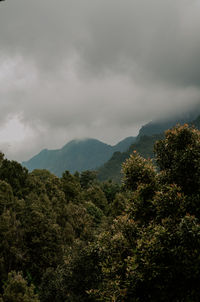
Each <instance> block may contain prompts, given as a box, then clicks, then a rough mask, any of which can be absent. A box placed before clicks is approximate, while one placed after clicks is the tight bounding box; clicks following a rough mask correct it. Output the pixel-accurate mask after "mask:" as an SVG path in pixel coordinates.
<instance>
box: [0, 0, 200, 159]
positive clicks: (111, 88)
mask: <svg viewBox="0 0 200 302" xmlns="http://www.w3.org/2000/svg"><path fill="white" fill-rule="evenodd" d="M197 104H200V1H199V0H167V1H166V0H6V1H4V2H0V149H1V150H2V151H3V152H4V153H5V154H6V156H7V157H9V158H12V159H16V160H19V161H21V160H27V159H29V158H30V157H31V156H32V155H35V154H36V153H38V152H39V151H40V150H41V149H43V148H49V149H55V148H60V147H62V146H63V145H64V144H65V143H66V142H68V141H69V140H71V139H74V138H84V137H94V138H97V139H100V140H102V141H104V142H107V143H109V144H114V143H116V142H118V141H119V140H121V139H123V138H125V137H127V136H134V135H137V133H138V130H139V128H140V127H141V126H142V125H143V124H145V123H147V122H149V121H151V120H155V119H157V118H160V117H165V116H169V115H172V114H174V113H177V112H184V111H186V110H188V108H189V107H191V106H193V105H197Z"/></svg>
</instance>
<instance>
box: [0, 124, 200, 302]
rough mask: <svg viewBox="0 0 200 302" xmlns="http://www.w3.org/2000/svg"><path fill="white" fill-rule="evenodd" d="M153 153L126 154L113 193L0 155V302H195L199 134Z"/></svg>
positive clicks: (159, 145) (179, 137) (199, 247)
mask: <svg viewBox="0 0 200 302" xmlns="http://www.w3.org/2000/svg"><path fill="white" fill-rule="evenodd" d="M154 148H155V161H152V160H150V159H144V158H142V157H141V156H140V155H139V154H138V152H137V151H136V150H133V152H132V154H131V155H130V157H129V158H128V159H127V160H126V161H125V162H124V164H123V166H122V173H123V183H122V185H121V186H119V185H117V184H116V183H113V182H112V181H107V182H103V183H100V182H99V181H98V180H97V175H96V173H95V172H94V171H84V172H82V173H81V174H79V173H75V174H74V175H72V174H70V173H69V172H68V171H65V172H64V173H63V175H62V177H61V178H58V177H57V176H55V175H53V174H51V173H50V172H49V171H47V170H34V171H33V172H31V173H28V171H27V170H26V168H22V166H21V165H20V164H18V163H16V162H14V161H8V160H7V159H4V157H3V155H1V156H0V238H1V240H0V302H18V301H22V302H29V301H32V302H39V301H41V302H51V301H52V302H80V301H81V302H95V301H102V302H104V301H105V302H106V301H110V302H145V301H150V302H151V301H152V302H162V301H163V302H168V301H174V302H180V301H181V302H197V301H200V292H199V282H200V257H199V253H200V131H199V130H197V129H195V128H192V127H189V126H188V125H184V126H176V127H174V128H172V129H171V130H168V131H167V132H166V133H165V137H164V138H162V139H161V140H159V141H158V142H156V144H155V147H154ZM155 164H156V167H155V166H154V165H155Z"/></svg>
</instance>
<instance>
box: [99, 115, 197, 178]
mask: <svg viewBox="0 0 200 302" xmlns="http://www.w3.org/2000/svg"><path fill="white" fill-rule="evenodd" d="M191 116H192V117H193V114H192V115H189V116H188V117H187V118H185V119H184V118H182V119H180V120H179V122H180V124H181V122H183V121H185V120H189V121H190V119H191ZM189 124H190V125H191V126H193V125H194V126H195V127H196V128H198V129H200V116H199V117H197V118H196V119H195V120H194V121H192V122H190V123H189ZM174 125H175V120H174V119H172V120H170V121H167V122H157V123H156V122H154V123H149V124H147V125H145V126H144V127H142V128H141V130H140V132H139V135H138V137H137V140H136V141H135V142H134V143H133V144H132V145H131V146H130V147H129V149H128V150H126V151H125V152H115V153H114V154H113V155H112V157H111V158H110V159H109V160H108V161H107V162H106V163H105V164H104V165H103V166H101V167H100V168H99V169H98V179H99V180H100V181H105V180H108V179H110V180H113V181H114V182H117V183H120V182H121V179H122V173H121V165H122V163H123V162H124V161H125V160H126V159H127V158H128V157H129V156H130V155H131V153H132V152H133V151H134V150H136V151H137V152H138V153H139V154H140V155H141V156H142V157H144V158H146V159H148V158H152V159H153V158H154V151H153V146H154V143H155V142H156V141H157V140H159V139H161V138H163V137H164V130H167V129H168V126H174ZM156 133H157V134H156Z"/></svg>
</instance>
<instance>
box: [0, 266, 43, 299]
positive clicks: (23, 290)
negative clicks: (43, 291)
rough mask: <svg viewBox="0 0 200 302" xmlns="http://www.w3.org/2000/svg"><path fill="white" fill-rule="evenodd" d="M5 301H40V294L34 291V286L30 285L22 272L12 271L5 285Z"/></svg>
mask: <svg viewBox="0 0 200 302" xmlns="http://www.w3.org/2000/svg"><path fill="white" fill-rule="evenodd" d="M3 289H4V291H3V294H2V300H0V301H3V302H39V299H38V295H37V294H35V293H34V286H33V285H30V286H29V285H28V284H27V281H26V280H25V279H24V278H23V276H22V274H21V273H17V272H15V271H12V272H10V273H9V274H8V280H7V282H6V283H5V284H4V286H3Z"/></svg>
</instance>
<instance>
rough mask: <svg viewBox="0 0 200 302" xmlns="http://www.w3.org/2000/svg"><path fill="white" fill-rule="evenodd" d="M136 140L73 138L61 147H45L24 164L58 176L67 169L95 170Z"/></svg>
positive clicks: (132, 138) (29, 167)
mask: <svg viewBox="0 0 200 302" xmlns="http://www.w3.org/2000/svg"><path fill="white" fill-rule="evenodd" d="M135 140H136V138H135V137H127V138H125V139H123V140H122V141H120V142H119V143H117V144H116V145H114V146H111V145H108V144H106V143H103V142H101V141H100V140H97V139H94V138H87V139H77V140H75V139H74V140H71V141H69V142H68V143H67V144H65V145H64V146H63V147H61V148H60V149H55V150H48V149H43V150H41V151H40V152H39V153H38V154H36V155H35V156H33V157H32V158H31V159H29V160H28V161H24V162H22V165H23V166H25V167H26V168H28V170H29V171H32V170H34V169H47V170H49V171H50V172H52V173H54V174H55V175H57V176H61V175H62V173H63V172H64V171H65V170H69V171H70V172H71V173H74V172H75V171H79V172H81V171H83V170H94V169H96V168H98V167H99V166H101V165H103V164H104V163H105V162H106V161H107V160H109V158H110V157H111V156H112V154H113V153H114V152H116V151H119V152H123V151H125V150H126V149H128V147H129V146H130V145H131V143H133V142H134V141H135Z"/></svg>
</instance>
